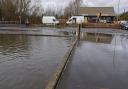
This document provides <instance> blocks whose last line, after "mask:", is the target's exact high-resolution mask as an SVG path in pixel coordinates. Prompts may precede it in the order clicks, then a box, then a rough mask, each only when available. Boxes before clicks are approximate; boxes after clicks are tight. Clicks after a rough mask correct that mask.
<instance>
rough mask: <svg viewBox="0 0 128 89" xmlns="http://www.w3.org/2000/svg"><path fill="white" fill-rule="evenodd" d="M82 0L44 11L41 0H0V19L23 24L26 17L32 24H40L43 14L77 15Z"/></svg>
mask: <svg viewBox="0 0 128 89" xmlns="http://www.w3.org/2000/svg"><path fill="white" fill-rule="evenodd" d="M82 1H83V0H71V1H70V3H69V4H68V5H67V7H65V8H64V9H60V8H58V7H56V9H58V11H57V12H55V11H54V9H53V8H49V9H47V10H46V11H45V12H44V10H43V8H42V6H41V3H42V2H41V0H0V21H19V22H22V23H23V24H24V23H25V21H26V20H27V19H28V20H29V22H30V23H32V24H40V23H41V19H42V16H43V15H54V16H56V17H60V18H61V17H65V18H68V17H70V16H72V15H77V14H78V10H79V7H80V5H81V3H82Z"/></svg>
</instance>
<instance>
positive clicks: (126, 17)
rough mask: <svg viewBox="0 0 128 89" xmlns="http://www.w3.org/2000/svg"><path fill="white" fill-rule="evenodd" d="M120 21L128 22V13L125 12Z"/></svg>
mask: <svg viewBox="0 0 128 89" xmlns="http://www.w3.org/2000/svg"><path fill="white" fill-rule="evenodd" d="M120 20H128V12H125V13H123V14H121V15H120Z"/></svg>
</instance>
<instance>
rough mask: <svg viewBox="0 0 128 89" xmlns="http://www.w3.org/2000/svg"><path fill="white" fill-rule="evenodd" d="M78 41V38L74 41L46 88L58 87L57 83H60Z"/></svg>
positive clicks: (53, 88)
mask: <svg viewBox="0 0 128 89" xmlns="http://www.w3.org/2000/svg"><path fill="white" fill-rule="evenodd" d="M77 42H78V39H76V40H75V41H74V42H73V45H72V47H71V48H70V49H69V50H68V52H67V53H66V54H65V55H64V57H63V59H62V61H61V63H60V64H59V65H58V67H57V70H56V72H55V73H54V74H53V76H52V78H51V80H50V81H49V82H48V84H47V86H46V88H45V89H55V88H56V86H57V84H58V81H59V79H60V77H61V74H62V73H63V71H64V69H65V67H66V65H67V62H68V61H69V58H70V56H71V54H72V52H73V50H74V48H75V46H76V44H77Z"/></svg>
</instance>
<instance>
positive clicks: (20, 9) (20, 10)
mask: <svg viewBox="0 0 128 89" xmlns="http://www.w3.org/2000/svg"><path fill="white" fill-rule="evenodd" d="M21 3H22V1H21V0H19V13H20V16H19V19H20V24H21V23H22V16H21V12H22V6H21Z"/></svg>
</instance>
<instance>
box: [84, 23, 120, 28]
mask: <svg viewBox="0 0 128 89" xmlns="http://www.w3.org/2000/svg"><path fill="white" fill-rule="evenodd" d="M82 27H83V28H114V29H120V25H119V24H115V23H86V24H85V23H83V24H82Z"/></svg>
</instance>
